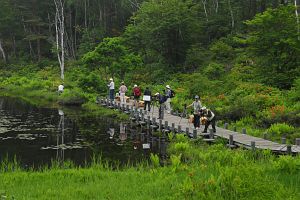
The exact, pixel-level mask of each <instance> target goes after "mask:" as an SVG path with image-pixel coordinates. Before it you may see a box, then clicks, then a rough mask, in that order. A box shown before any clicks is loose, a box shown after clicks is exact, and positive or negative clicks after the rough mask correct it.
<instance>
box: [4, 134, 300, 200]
mask: <svg viewBox="0 0 300 200" xmlns="http://www.w3.org/2000/svg"><path fill="white" fill-rule="evenodd" d="M169 138H170V139H171V145H170V146H169V148H168V152H169V155H170V159H168V160H167V161H166V163H165V166H164V167H161V166H160V164H159V159H158V157H157V156H155V155H153V156H152V157H151V163H148V164H146V163H144V164H142V165H140V166H138V167H125V168H122V169H114V170H112V169H111V168H109V167H108V166H107V165H103V164H101V162H94V164H92V165H91V166H89V167H88V168H86V169H82V168H77V169H75V168H73V167H68V166H65V167H64V168H65V169H62V168H59V167H55V166H54V167H52V168H51V169H44V170H41V171H27V172H25V171H22V170H20V169H18V168H16V167H12V166H11V167H8V168H7V167H4V166H3V165H2V168H1V171H2V172H1V174H0V179H1V181H0V195H1V196H2V198H4V199H39V200H41V199H72V200H73V199H122V200H123V199H149V200H150V199H224V200H225V199H295V200H296V199H299V198H300V190H299V188H300V169H299V167H300V157H290V156H281V157H275V156H273V155H272V154H271V153H270V152H268V151H263V152H250V151H243V150H235V151H232V150H229V149H227V148H226V147H224V146H223V145H222V144H217V145H214V146H207V145H205V144H204V143H202V142H201V140H197V141H193V142H191V141H188V140H187V139H186V138H185V137H183V136H177V137H176V138H173V137H169ZM172 138H173V139H172Z"/></svg>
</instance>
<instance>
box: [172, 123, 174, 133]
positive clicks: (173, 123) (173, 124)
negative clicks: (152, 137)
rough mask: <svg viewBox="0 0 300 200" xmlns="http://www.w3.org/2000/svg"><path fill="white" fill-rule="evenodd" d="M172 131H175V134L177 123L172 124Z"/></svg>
mask: <svg viewBox="0 0 300 200" xmlns="http://www.w3.org/2000/svg"><path fill="white" fill-rule="evenodd" d="M171 131H173V132H174V133H175V123H172V128H171Z"/></svg>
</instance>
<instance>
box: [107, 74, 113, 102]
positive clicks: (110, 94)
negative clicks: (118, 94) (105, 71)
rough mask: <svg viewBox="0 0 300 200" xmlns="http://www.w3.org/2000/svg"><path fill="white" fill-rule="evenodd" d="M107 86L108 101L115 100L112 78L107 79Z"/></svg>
mask: <svg viewBox="0 0 300 200" xmlns="http://www.w3.org/2000/svg"><path fill="white" fill-rule="evenodd" d="M109 81H110V82H109V84H108V85H107V87H108V89H109V99H110V100H111V101H114V99H115V83H114V80H113V79H112V78H110V79H109Z"/></svg>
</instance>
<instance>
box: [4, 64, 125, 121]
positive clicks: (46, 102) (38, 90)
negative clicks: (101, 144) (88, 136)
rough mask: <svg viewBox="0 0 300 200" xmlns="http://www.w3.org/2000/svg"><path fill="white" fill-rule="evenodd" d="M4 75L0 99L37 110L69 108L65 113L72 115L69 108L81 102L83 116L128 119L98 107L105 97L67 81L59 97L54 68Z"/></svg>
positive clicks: (58, 79)
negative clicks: (0, 97) (14, 100)
mask: <svg viewBox="0 0 300 200" xmlns="http://www.w3.org/2000/svg"><path fill="white" fill-rule="evenodd" d="M1 72H3V74H4V75H6V76H1V77H0V96H9V97H14V98H19V99H22V100H23V101H25V102H27V103H29V104H31V105H35V106H38V107H47V108H60V107H63V106H64V105H66V106H67V107H65V108H64V109H65V110H69V111H70V109H67V108H68V105H71V106H73V105H74V102H80V105H76V106H77V107H80V108H83V112H82V114H84V115H87V116H90V117H94V116H103V117H115V118H116V119H119V120H126V119H128V116H127V115H125V114H124V113H121V112H118V111H115V110H110V109H105V108H103V107H101V106H98V105H97V104H96V103H95V101H96V97H97V96H98V95H104V94H103V93H102V94H99V93H97V92H88V91H87V92H85V91H84V90H83V89H81V88H79V87H78V85H77V84H76V83H73V81H72V80H68V79H67V80H66V81H65V85H66V89H65V91H64V93H63V94H61V95H58V93H57V86H58V85H59V84H60V83H61V80H60V78H59V77H57V76H56V73H58V72H57V70H54V69H52V68H47V67H46V68H44V69H37V68H36V67H32V66H28V68H27V69H26V68H24V69H22V70H20V71H18V72H16V73H12V72H11V71H7V70H1ZM72 73H74V72H72ZM81 103H82V104H81ZM84 111H86V112H84Z"/></svg>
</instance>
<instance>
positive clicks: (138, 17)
mask: <svg viewBox="0 0 300 200" xmlns="http://www.w3.org/2000/svg"><path fill="white" fill-rule="evenodd" d="M198 8H199V7H198V6H197V4H195V3H193V2H192V1H190V0H187V1H182V0H152V1H148V2H145V3H143V4H142V6H141V8H140V9H139V10H138V11H137V13H136V14H135V16H134V17H132V18H131V22H132V23H131V24H130V25H129V26H127V28H126V31H125V36H124V37H125V39H126V41H127V42H128V44H129V45H130V47H131V48H133V49H134V50H136V51H139V52H141V53H142V54H143V55H144V59H145V60H152V58H153V57H155V58H163V60H162V62H163V63H166V65H167V66H171V67H173V68H174V67H176V66H177V65H179V64H183V63H184V61H185V57H186V53H187V50H188V49H189V47H190V46H191V45H192V44H193V43H195V41H197V40H198V38H199V37H201V36H202V35H203V34H202V33H201V31H202V28H201V27H202V26H201V20H199V16H198ZM149 57H150V58H149Z"/></svg>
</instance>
